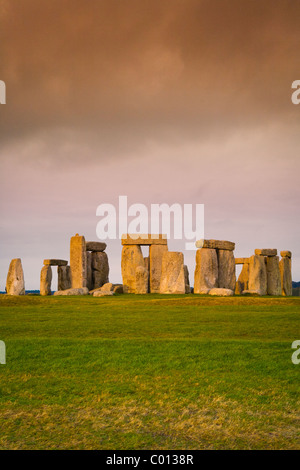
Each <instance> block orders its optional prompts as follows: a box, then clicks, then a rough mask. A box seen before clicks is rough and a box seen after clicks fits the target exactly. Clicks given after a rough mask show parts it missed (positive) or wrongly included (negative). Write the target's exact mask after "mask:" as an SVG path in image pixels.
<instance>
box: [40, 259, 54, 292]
mask: <svg viewBox="0 0 300 470" xmlns="http://www.w3.org/2000/svg"><path fill="white" fill-rule="evenodd" d="M51 281H52V268H51V266H49V265H48V266H43V267H42V270H41V280H40V294H41V295H51Z"/></svg>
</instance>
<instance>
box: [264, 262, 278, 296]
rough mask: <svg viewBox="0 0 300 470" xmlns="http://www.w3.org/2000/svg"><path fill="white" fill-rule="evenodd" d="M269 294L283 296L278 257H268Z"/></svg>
mask: <svg viewBox="0 0 300 470" xmlns="http://www.w3.org/2000/svg"><path fill="white" fill-rule="evenodd" d="M267 293H268V295H281V278H280V269H279V258H278V256H267Z"/></svg>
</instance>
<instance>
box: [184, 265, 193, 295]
mask: <svg viewBox="0 0 300 470" xmlns="http://www.w3.org/2000/svg"><path fill="white" fill-rule="evenodd" d="M183 268H184V282H185V293H186V294H190V293H191V286H190V275H189V270H188V267H187V265H186V264H185V265H184V267H183Z"/></svg>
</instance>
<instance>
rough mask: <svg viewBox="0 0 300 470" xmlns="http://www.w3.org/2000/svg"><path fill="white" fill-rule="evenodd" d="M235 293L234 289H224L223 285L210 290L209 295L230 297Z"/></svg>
mask: <svg viewBox="0 0 300 470" xmlns="http://www.w3.org/2000/svg"><path fill="white" fill-rule="evenodd" d="M233 293H234V292H233V290H232V289H223V288H221V287H214V288H213V289H210V291H209V295H219V296H221V297H229V296H232V295H233Z"/></svg>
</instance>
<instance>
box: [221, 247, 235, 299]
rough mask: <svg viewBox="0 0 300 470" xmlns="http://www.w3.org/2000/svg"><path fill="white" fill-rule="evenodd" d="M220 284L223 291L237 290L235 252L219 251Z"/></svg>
mask: <svg viewBox="0 0 300 470" xmlns="http://www.w3.org/2000/svg"><path fill="white" fill-rule="evenodd" d="M217 254H218V266H219V274H218V284H219V288H221V289H230V290H233V291H234V290H235V283H236V276H235V259H234V254H233V251H229V250H218V253H217Z"/></svg>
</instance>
